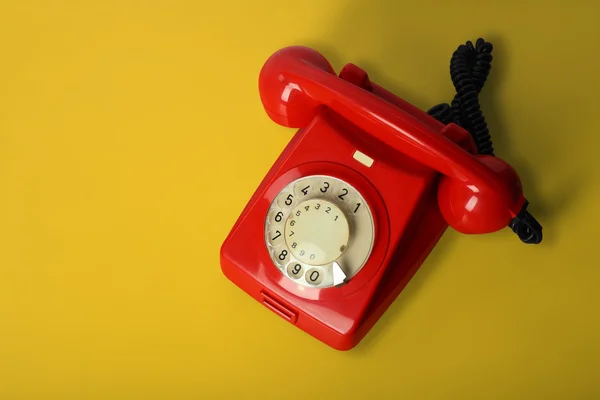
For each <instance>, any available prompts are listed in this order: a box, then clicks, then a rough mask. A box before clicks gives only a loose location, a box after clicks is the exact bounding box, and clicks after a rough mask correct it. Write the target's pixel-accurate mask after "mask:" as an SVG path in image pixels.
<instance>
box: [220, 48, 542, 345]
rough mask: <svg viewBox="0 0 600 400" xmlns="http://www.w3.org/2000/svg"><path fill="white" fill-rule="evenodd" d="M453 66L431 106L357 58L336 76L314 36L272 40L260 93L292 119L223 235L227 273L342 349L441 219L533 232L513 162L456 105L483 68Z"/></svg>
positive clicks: (393, 291)
mask: <svg viewBox="0 0 600 400" xmlns="http://www.w3.org/2000/svg"><path fill="white" fill-rule="evenodd" d="M469 44H470V42H468V43H467V45H466V47H461V48H459V50H462V51H463V52H464V51H467V52H468V51H471V52H477V51H479V52H480V54H479V56H482V57H488V56H489V54H487V51H488V50H490V47H486V43H485V42H483V41H481V40H480V41H478V42H477V48H475V47H473V46H472V45H471V46H469ZM484 53H485V54H484ZM457 54H458V55H460V54H461V52H460V51H458V52H456V53H455V56H456V55H457ZM453 61H454V59H453ZM457 64H460V63H457ZM480 64H481V63H480ZM480 67H481V66H480ZM456 71H457V69H456V68H455V69H454V72H456ZM459 72H464V73H463V74H462V75H460V73H459V77H460V79H462V81H460V82H458V83H457V82H456V81H455V82H454V83H455V86H456V87H457V92H458V93H457V97H456V98H455V101H453V105H452V107H450V106H446V107H445V108H444V105H441V106H437V107H435V108H433V109H432V110H430V111H429V112H427V113H426V112H424V111H421V110H419V109H417V108H416V107H414V106H412V105H411V104H409V103H407V102H406V101H404V100H402V99H400V98H398V97H397V96H395V95H393V94H392V93H390V92H388V91H387V90H385V89H383V88H382V87H380V86H378V85H377V84H375V83H374V82H372V81H370V79H369V77H368V75H367V73H366V72H365V71H363V70H362V69H360V68H359V67H357V66H355V65H353V64H347V65H346V66H345V67H344V68H343V69H342V71H341V72H340V75H339V76H338V75H336V74H335V71H334V70H333V68H332V66H331V65H330V64H329V62H328V61H327V60H326V59H325V57H324V56H323V55H321V54H320V53H318V52H317V51H315V50H313V49H310V48H307V47H303V46H292V47H287V48H284V49H281V50H279V51H277V52H276V53H275V54H273V55H272V56H271V57H270V58H269V59H268V60H267V61H266V63H265V64H264V66H263V68H262V70H261V72H260V75H259V92H260V96H261V100H262V104H263V106H264V109H265V111H266V113H267V114H268V115H269V117H270V118H271V119H272V120H273V121H275V122H276V123H278V124H280V125H283V126H286V127H291V128H298V129H299V130H298V132H297V133H296V135H295V136H294V138H293V139H292V141H291V142H290V143H289V144H288V146H287V147H286V149H285V150H284V152H283V153H282V154H281V155H280V157H279V158H278V160H277V161H276V162H275V163H274V165H273V167H272V168H271V170H270V171H269V173H268V174H267V176H266V177H265V178H264V179H263V181H262V182H261V184H260V185H259V187H258V189H257V190H256V192H255V194H254V195H253V196H252V198H251V199H250V201H249V202H248V204H247V206H246V207H245V209H244V210H243V212H242V214H241V215H240V217H239V218H238V220H237V221H236V223H235V225H234V227H233V229H232V231H231V232H230V233H229V235H228V237H227V239H226V240H225V242H224V243H223V246H222V248H221V265H222V270H223V272H224V274H225V275H226V276H227V277H228V278H229V279H230V280H231V281H233V282H234V283H235V284H236V285H238V286H239V287H240V288H242V289H243V290H245V291H246V292H247V293H248V294H250V295H251V296H252V297H254V298H255V299H256V300H258V301H260V302H261V303H262V304H264V305H265V306H266V307H267V308H269V309H271V310H272V311H273V312H275V313H277V314H278V315H280V316H281V317H282V318H284V319H286V320H288V321H290V322H292V323H293V324H295V325H296V326H298V327H299V328H301V329H303V330H304V331H306V332H307V333H309V334H311V335H312V336H314V337H316V338H318V339H319V340H321V341H323V342H324V343H326V344H328V345H330V346H332V347H334V348H337V349H341V350H343V349H349V348H352V347H353V346H355V345H356V344H357V343H358V342H359V341H360V340H361V339H362V337H364V335H365V334H366V333H367V332H368V331H369V330H370V329H371V327H372V326H373V325H374V324H375V322H376V321H377V319H378V318H379V317H380V316H381V315H382V314H383V312H384V311H385V310H386V309H387V307H388V306H389V305H390V304H391V302H392V301H393V300H394V299H395V298H396V297H397V296H398V294H399V293H400V292H401V290H402V289H403V287H404V286H405V285H406V283H408V281H409V280H410V279H411V277H412V276H413V274H414V273H415V272H416V271H417V269H418V268H419V266H420V265H421V264H422V262H423V260H424V259H425V258H426V257H427V255H428V254H429V253H430V251H431V250H432V248H433V247H434V246H435V244H436V243H437V241H438V240H439V238H440V237H441V235H442V234H443V233H444V231H445V229H446V228H447V226H451V227H452V228H454V229H455V230H457V231H459V232H462V233H465V234H478V233H479V234H481V233H491V232H495V231H498V230H500V229H503V228H505V227H507V226H508V227H510V228H512V229H513V231H515V233H517V234H518V235H519V237H520V238H521V240H522V241H524V242H525V243H539V242H540V241H541V226H540V225H539V224H538V223H537V221H535V219H533V217H532V216H531V215H530V214H529V213H528V212H527V210H526V208H527V204H528V203H527V200H526V199H525V197H524V196H523V193H522V187H521V182H520V180H519V177H518V175H517V173H516V172H515V171H514V169H513V168H512V167H511V166H510V165H508V164H507V163H506V162H504V161H502V160H500V159H499V158H497V157H495V156H493V155H491V151H489V148H490V147H491V146H489V145H488V144H487V143H481V141H480V140H479V139H480V138H481V137H484V138H485V136H486V135H485V131H484V132H483V134H482V133H481V132H480V131H477V132H476V134H475V135H474V134H473V129H471V131H468V130H467V129H465V128H463V127H461V126H460V125H467V126H469V127H471V128H473V126H474V125H476V126H477V128H478V129H479V130H481V127H482V124H481V119H473V120H471V121H467V122H464V123H463V121H462V120H461V118H467V119H468V117H473V116H475V117H473V118H476V117H477V113H476V111H477V110H476V108H477V107H475V108H473V104H474V103H473V101H472V100H473V98H472V96H473V91H475V96H476V94H477V93H476V92H477V87H475V86H473V85H472V86H473V87H471V89H472V90H471V92H468V91H465V90H464V85H465V82H466V85H467V88H469V86H468V85H469V84H471V83H472V82H475V83H477V84H479V85H480V86H481V85H482V84H483V81H484V80H485V79H483V81H482V78H481V76H482V75H481V73H482V71H481V70H480V71H479V75H477V76H474V77H473V80H472V81H469V79H468V76H469V75H468V74H467V73H466V72H465V71H459ZM455 75H456V74H454V75H453V77H454V76H455ZM477 79H478V80H477ZM453 80H454V79H453ZM460 85H463V86H460ZM479 90H480V88H479ZM461 96H462V97H461ZM468 96H471V97H468ZM461 102H462V104H461ZM461 105H462V106H467V105H468V106H469V107H470V108H468V109H467V111H465V109H464V107H463V108H462V109H461V108H460V107H461ZM473 110H475V112H474V111H473ZM449 112H450V113H454V119H453V118H452V117H451V116H450V114H449ZM481 149H487V150H485V151H480V150H481ZM390 151H391V152H392V153H394V154H395V155H393V156H391V157H390V155H389V154H390ZM482 153H483V154H482Z"/></svg>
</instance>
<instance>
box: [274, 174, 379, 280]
mask: <svg viewBox="0 0 600 400" xmlns="http://www.w3.org/2000/svg"><path fill="white" fill-rule="evenodd" d="M374 236H375V230H374V224H373V216H372V214H371V210H370V208H369V206H368V204H367V203H366V202H365V199H364V198H363V197H362V195H361V194H360V193H359V192H358V191H357V190H356V189H355V188H354V187H352V186H351V185H349V184H348V183H346V182H344V181H342V180H340V179H337V178H333V177H330V176H321V175H317V176H307V177H303V178H300V179H298V180H296V181H294V182H292V183H290V184H289V185H287V186H286V187H285V188H284V189H283V190H282V191H281V192H280V193H279V194H278V195H277V197H276V198H275V200H274V201H273V203H272V204H271V207H270V208H269V212H268V214H267V221H266V223H265V241H266V243H267V248H268V249H269V254H270V256H271V259H272V260H273V262H274V263H275V265H276V266H277V267H278V268H279V270H280V271H281V272H282V273H283V274H284V275H285V276H286V277H288V278H290V279H292V280H293V281H295V282H297V283H298V284H300V285H304V286H309V287H331V286H337V285H341V284H343V283H346V282H348V281H349V280H350V279H352V277H354V276H355V275H356V274H357V273H358V272H359V271H360V269H361V268H362V267H363V266H364V265H365V263H366V262H367V260H368V258H369V255H370V254H371V250H372V248H373V242H374Z"/></svg>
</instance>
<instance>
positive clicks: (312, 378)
mask: <svg viewBox="0 0 600 400" xmlns="http://www.w3.org/2000/svg"><path fill="white" fill-rule="evenodd" d="M392 3H393V4H392ZM439 3H440V4H441V3H442V2H439ZM449 3H452V4H448V5H446V6H442V5H436V4H434V3H432V2H414V1H411V2H404V3H403V2H399V1H398V2H392V1H385V0H373V1H369V2H367V1H362V0H335V1H326V2H323V1H321V0H304V1H294V2H289V1H284V0H269V1H247V0H238V1H217V2H210V3H209V2H205V1H179V0H171V1H124V0H121V1H96V2H77V1H72V2H67V1H54V2H51V1H47V2H41V1H40V2H33V1H3V2H2V3H1V5H0V398H1V399H6V400H13V399H63V400H64V399H199V398H261V399H270V398H283V397H282V396H284V395H285V396H286V397H287V398H328V399H331V398H366V397H365V396H367V395H368V394H374V395H377V396H378V397H379V398H386V399H387V398H395V399H400V398H401V399H411V400H416V399H482V398H485V399H573V398H577V399H591V398H599V396H600V383H598V382H599V379H600V315H599V314H600V313H599V312H598V306H599V305H600V289H599V288H598V284H599V283H600V262H599V261H598V250H599V249H600V245H599V244H598V238H600V228H599V227H598V225H599V224H600V211H598V199H599V198H600V197H599V196H600V179H599V172H600V156H599V149H600V118H599V116H598V110H599V109H600V101H599V100H598V98H599V95H600V93H599V92H600V79H598V73H597V71H598V67H597V65H598V61H599V58H598V52H599V50H600V45H599V42H598V40H597V39H598V37H600V36H599V32H598V25H599V22H600V21H599V17H598V15H599V6H598V5H594V3H596V2H594V1H591V0H582V1H579V2H577V1H576V2H564V5H562V4H560V3H558V2H548V1H545V2H532V1H530V2H527V1H526V2H524V3H523V2H517V1H508V2H507V1H502V2H500V1H498V2H497V3H498V4H502V6H491V5H490V6H483V5H482V4H483V3H485V2H465V3H462V4H455V3H458V2H449ZM479 36H484V37H485V38H486V39H487V40H490V41H492V42H493V43H494V45H495V50H494V56H495V60H494V62H493V68H492V73H491V75H490V81H489V82H488V84H487V86H486V87H485V88H484V91H483V94H482V104H483V110H484V113H485V115H486V116H487V118H488V121H489V123H490V127H491V131H492V135H493V138H494V139H495V145H496V150H497V154H498V155H499V156H501V157H503V158H505V159H506V160H508V161H509V162H511V163H512V164H513V165H514V166H515V167H516V168H517V170H518V171H519V173H520V174H521V176H522V179H523V181H524V186H525V191H526V195H527V196H528V197H529V199H530V200H531V202H532V206H531V210H532V212H533V213H534V214H535V215H536V216H537V217H538V219H539V220H540V221H541V222H542V224H543V225H544V228H545V230H544V232H545V241H544V243H543V244H542V245H540V246H526V245H523V244H521V243H520V242H519V241H518V240H517V238H516V237H515V236H514V235H513V234H512V233H511V232H509V231H508V230H505V231H503V232H501V233H498V234H493V235H488V236H478V237H467V236H461V235H458V234H456V233H454V232H448V233H447V234H446V235H445V236H444V238H443V240H442V242H441V243H440V244H439V245H438V246H437V247H436V249H435V252H434V253H433V254H432V255H431V257H430V258H429V259H428V260H427V262H426V263H425V265H423V267H422V269H421V270H420V272H419V273H418V274H417V276H416V277H415V278H414V280H413V281H412V282H411V283H410V285H409V286H408V288H407V289H406V290H405V292H404V293H403V294H402V296H401V297H400V298H399V299H398V300H397V301H396V302H395V303H394V305H393V306H392V307H391V308H390V310H389V311H388V312H387V313H386V314H385V316H384V317H383V319H382V320H381V321H380V323H378V324H377V326H376V327H375V328H374V330H373V331H372V332H371V333H370V334H369V336H367V338H366V339H365V340H364V342H363V343H362V344H361V345H360V346H358V347H357V348H356V349H355V350H352V351H350V352H337V351H334V350H331V349H329V348H327V347H325V346H324V345H322V344H320V343H319V342H317V341H316V340H314V339H312V338H310V337H309V336H307V335H305V334H304V333H302V332H301V331H299V330H298V329H296V328H294V327H293V326H291V325H289V324H287V323H285V322H284V321H283V320H281V319H279V318H278V317H276V316H275V315H273V314H272V313H270V312H269V311H267V310H266V309H264V307H263V306H261V305H259V304H258V303H256V302H254V301H252V300H250V298H248V297H247V295H246V294H244V293H243V292H242V291H240V290H239V289H237V288H236V287H234V286H233V285H232V284H230V283H229V282H228V281H227V280H226V279H225V278H224V276H223V275H222V274H221V271H220V266H219V247H220V245H221V243H222V241H223V239H224V238H225V235H226V234H227V233H228V231H229V229H230V228H231V226H232V224H233V223H234V221H235V219H236V218H237V216H238V214H239V212H240V211H241V209H242V207H243V206H244V205H245V204H246V201H247V200H248V198H249V197H250V196H251V194H252V193H253V191H254V189H255V187H256V186H257V185H258V183H259V182H260V180H261V179H262V177H263V176H264V174H265V173H266V172H267V170H268V169H269V167H270V166H271V164H272V163H273V161H274V160H275V159H276V157H277V156H278V155H279V153H280V152H281V150H282V149H283V147H284V146H285V144H286V143H287V142H288V140H289V139H290V137H291V136H292V134H293V132H292V131H291V130H287V129H285V128H282V127H279V126H276V125H275V124H274V123H272V122H271V121H270V120H269V119H268V118H267V116H266V115H265V113H264V112H263V110H262V108H261V105H260V102H259V97H258V92H257V82H256V81H257V75H258V72H259V69H260V67H261V66H262V63H263V62H264V61H265V60H266V58H267V57H268V56H269V55H270V54H271V53H272V52H274V51H275V50H277V49H279V48H280V47H283V46H286V45H290V44H304V45H309V46H313V47H315V48H316V49H318V50H320V51H322V52H323V53H324V54H325V55H326V56H327V57H328V58H330V60H331V61H332V62H333V64H334V66H335V67H336V69H337V70H339V68H340V67H341V66H342V65H343V64H344V63H346V62H354V63H357V64H359V65H361V66H363V67H364V68H366V69H367V70H368V71H369V73H370V74H371V77H372V78H373V79H374V80H375V81H377V82H378V83H380V84H382V85H383V86H385V87H386V88H388V89H391V90H393V91H394V92H395V93H397V94H399V95H400V96H402V97H404V98H405V99H407V100H409V101H411V102H413V103H414V104H416V105H418V106H419V107H421V108H425V109H426V108H428V107H430V106H431V105H433V104H436V103H438V102H440V101H449V100H450V99H451V97H452V93H453V92H452V86H451V83H450V80H449V77H448V62H449V59H450V56H451V54H452V52H453V51H454V49H455V48H456V46H457V45H458V44H460V43H462V42H464V41H466V40H469V39H470V40H475V39H477V37H479ZM308 394H310V397H303V396H308Z"/></svg>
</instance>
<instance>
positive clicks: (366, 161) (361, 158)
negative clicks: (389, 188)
mask: <svg viewBox="0 0 600 400" xmlns="http://www.w3.org/2000/svg"><path fill="white" fill-rule="evenodd" d="M352 157H353V158H354V159H355V160H356V161H358V162H359V163H361V164H362V165H364V166H366V167H369V168H371V166H372V165H373V163H374V162H375V160H373V159H372V158H371V157H369V156H368V155H366V154H365V153H363V152H360V151H358V150H356V151H355V152H354V155H353V156H352Z"/></svg>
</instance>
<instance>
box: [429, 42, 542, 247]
mask: <svg viewBox="0 0 600 400" xmlns="http://www.w3.org/2000/svg"><path fill="white" fill-rule="evenodd" d="M492 49H493V46H492V44H491V43H489V42H486V41H485V40H484V39H482V38H479V39H477V41H476V42H475V45H473V43H472V42H471V41H467V42H466V43H465V44H461V45H460V46H458V48H457V49H456V50H455V51H454V53H453V54H452V58H451V60H450V78H451V79H452V84H453V85H454V89H455V90H456V94H455V95H454V98H453V99H452V102H451V103H450V104H447V103H440V104H438V105H435V106H434V107H432V108H431V109H429V110H428V111H427V113H428V114H429V115H431V116H432V117H434V118H435V119H437V120H438V121H440V122H442V123H443V124H449V123H452V122H453V123H455V124H456V125H458V126H461V127H463V128H464V129H466V130H467V131H468V132H469V133H470V134H471V137H472V138H473V140H474V142H475V145H476V146H477V152H478V153H479V154H485V155H489V156H494V146H493V143H492V138H491V135H490V132H489V129H488V126H487V122H486V120H485V117H484V116H483V112H482V111H481V106H480V104H479V93H480V92H481V90H482V89H483V85H484V84H485V82H486V80H487V78H488V75H489V73H490V69H491V64H492ZM528 205H529V203H528V202H525V205H524V206H523V208H522V209H521V211H520V213H519V214H518V215H517V216H516V217H515V218H513V220H512V221H511V222H510V223H509V225H508V226H509V227H510V228H511V229H512V230H513V232H514V233H515V234H516V235H517V236H518V237H519V239H521V241H522V242H524V243H528V244H538V243H540V242H541V241H542V226H541V225H540V224H539V223H538V221H536V219H535V218H534V217H533V216H532V215H531V214H530V213H529V211H527V206H528Z"/></svg>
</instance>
